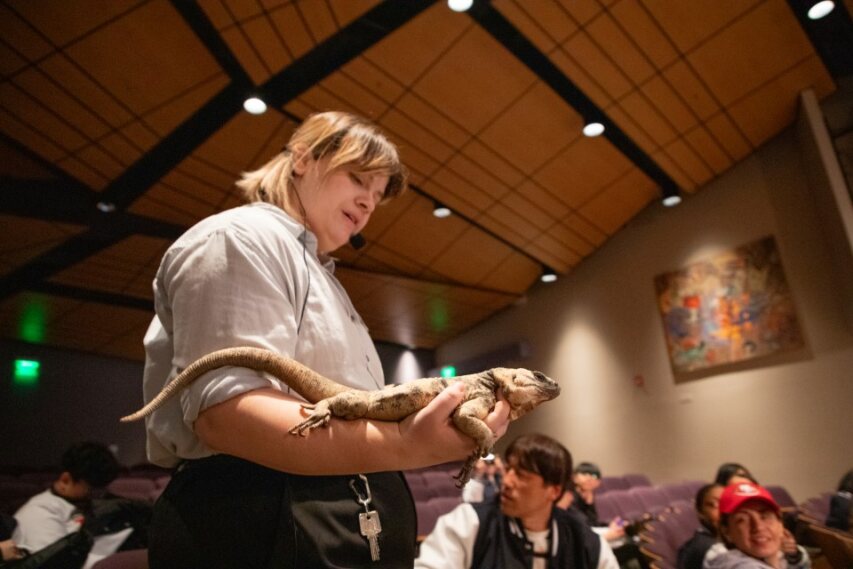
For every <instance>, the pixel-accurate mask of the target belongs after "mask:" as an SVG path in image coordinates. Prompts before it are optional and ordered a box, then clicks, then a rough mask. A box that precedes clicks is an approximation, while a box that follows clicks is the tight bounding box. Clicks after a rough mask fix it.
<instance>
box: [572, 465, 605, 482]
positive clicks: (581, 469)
mask: <svg viewBox="0 0 853 569" xmlns="http://www.w3.org/2000/svg"><path fill="white" fill-rule="evenodd" d="M575 474H594V475H595V476H597V477H598V478H601V469H600V468H598V465H597V464H595V463H594V462H582V463H580V464H578V465H577V467H576V468H575Z"/></svg>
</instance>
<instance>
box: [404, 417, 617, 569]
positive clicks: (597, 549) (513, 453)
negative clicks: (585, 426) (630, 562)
mask: <svg viewBox="0 0 853 569" xmlns="http://www.w3.org/2000/svg"><path fill="white" fill-rule="evenodd" d="M505 456H506V465H505V469H506V472H505V474H504V479H503V489H502V491H501V494H500V501H495V502H482V503H479V504H468V503H463V504H460V505H459V506H457V507H456V508H455V509H454V510H453V511H451V512H450V513H448V514H445V515H444V516H441V517H440V518H439V519H438V522H437V523H436V526H435V529H434V530H433V531H432V533H431V534H430V535H429V536H428V537H427V538H426V540H424V542H423V543H422V544H421V547H420V555H419V557H418V559H417V560H416V561H415V567H416V568H419V569H434V568H435V569H437V568H441V569H447V568H451V569H463V568H465V569H468V568H471V569H481V568H482V569H486V568H489V569H494V568H501V569H509V568H514V567H532V568H533V569H545V568H546V567H547V568H549V569H557V568H573V569H577V568H588V569H592V568H599V569H617V568H618V563H617V562H616V558H615V557H614V555H613V551H612V550H611V549H610V546H609V545H608V544H607V542H606V541H605V540H604V539H602V538H601V537H599V536H597V535H596V534H595V533H594V532H592V531H591V530H590V528H589V527H588V525H587V524H586V523H585V521H584V520H583V518H582V517H581V516H578V515H574V514H570V513H569V512H566V511H564V510H562V509H559V508H555V507H554V506H555V502H557V500H558V499H559V498H560V497H561V496H562V495H563V493H564V492H565V491H566V487H567V484H568V483H569V477H570V476H571V472H572V457H571V454H570V453H569V451H568V450H566V448H565V447H563V446H562V445H561V444H560V443H558V442H557V441H555V440H554V439H552V438H550V437H547V436H545V435H541V434H529V435H523V436H521V437H519V438H517V439H515V441H513V442H512V443H511V444H510V445H509V447H508V448H507V451H506V453H505Z"/></svg>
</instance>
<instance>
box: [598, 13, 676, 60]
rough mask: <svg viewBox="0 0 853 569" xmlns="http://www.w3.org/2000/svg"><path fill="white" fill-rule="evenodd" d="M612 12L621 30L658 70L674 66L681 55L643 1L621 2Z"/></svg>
mask: <svg viewBox="0 0 853 569" xmlns="http://www.w3.org/2000/svg"><path fill="white" fill-rule="evenodd" d="M610 12H611V14H612V15H613V17H614V18H615V19H616V20H617V21H618V22H619V24H621V28H622V30H623V31H624V33H626V34H627V35H628V36H630V37H631V38H632V39H633V40H634V42H635V43H636V44H637V45H638V46H639V48H640V49H641V50H642V51H643V53H644V54H645V55H646V57H647V58H649V60H651V62H652V63H653V64H654V65H655V66H656V67H657V68H658V69H664V68H666V67H668V66H669V65H670V64H672V63H673V62H674V61H675V60H676V59H677V58H678V57H679V53H678V51H677V50H676V49H675V46H674V45H673V44H672V42H671V41H670V39H669V38H668V37H667V36H666V34H665V33H664V31H663V30H662V29H661V28H660V26H659V24H658V22H656V21H655V20H654V19H653V18H652V16H651V14H650V13H649V11H648V10H647V9H646V8H645V6H644V5H643V2H642V1H641V0H619V1H618V2H616V3H615V4H614V5H613V6H612V7H610Z"/></svg>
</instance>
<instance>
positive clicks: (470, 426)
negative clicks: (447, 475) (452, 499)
mask: <svg viewBox="0 0 853 569" xmlns="http://www.w3.org/2000/svg"><path fill="white" fill-rule="evenodd" d="M494 407H495V399H494V397H484V396H481V397H477V398H475V399H470V400H468V401H466V402H464V403H463V404H462V405H460V406H459V407H458V408H457V409H456V411H454V412H453V414H452V415H451V416H450V418H451V420H452V421H453V424H454V425H456V428H457V429H459V430H460V431H462V432H463V433H465V434H466V435H468V436H469V437H471V438H472V439H474V440H475V441H476V442H477V448H476V449H475V450H474V452H473V453H471V456H469V457H468V459H467V460H466V461H465V464H463V465H462V469H461V470H460V471H459V474H457V475H456V476H455V477H454V478H456V486H458V487H459V488H461V487H462V486H464V485H465V484H466V483H467V482H468V480H470V479H471V472H472V471H473V469H474V465H475V464H476V463H477V460H478V459H479V458H480V457H481V456H486V455H487V454H489V452H490V451H491V450H492V446H493V445H494V444H495V434H494V433H493V432H492V430H491V429H490V428H489V426H488V425H487V424H486V423H485V422H484V421H483V419H485V418H486V416H487V415H488V414H489V412H490V411H491V410H492V409H494Z"/></svg>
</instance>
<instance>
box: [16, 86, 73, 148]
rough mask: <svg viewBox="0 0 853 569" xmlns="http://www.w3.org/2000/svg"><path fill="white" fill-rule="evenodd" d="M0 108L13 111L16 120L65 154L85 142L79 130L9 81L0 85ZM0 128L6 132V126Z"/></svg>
mask: <svg viewBox="0 0 853 569" xmlns="http://www.w3.org/2000/svg"><path fill="white" fill-rule="evenodd" d="M0 106H2V107H4V108H6V109H15V114H16V116H17V119H18V120H20V121H22V122H23V123H24V124H26V125H27V126H28V127H30V128H31V129H33V130H35V131H36V132H38V133H39V134H41V135H43V136H45V137H47V138H49V139H50V140H51V141H53V142H54V143H55V144H56V145H58V146H59V147H61V148H62V149H63V150H64V151H65V152H69V151H72V150H73V149H76V148H80V147H82V146H84V145H85V144H86V142H87V139H86V137H85V136H84V135H83V134H82V133H80V131H79V130H77V129H75V128H74V127H73V126H71V125H69V124H68V123H67V122H66V121H64V120H63V119H62V117H61V116H60V115H58V114H57V113H56V112H54V111H53V110H52V109H49V108H47V107H45V106H44V105H42V104H41V103H40V102H39V101H36V100H33V99H32V98H31V97H30V96H29V94H28V93H27V92H26V91H24V90H22V89H21V88H20V87H18V86H17V85H15V84H13V83H12V82H10V81H4V82H3V83H0ZM2 126H3V130H4V131H6V125H5V124H3V125H2ZM9 134H11V133H9Z"/></svg>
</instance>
